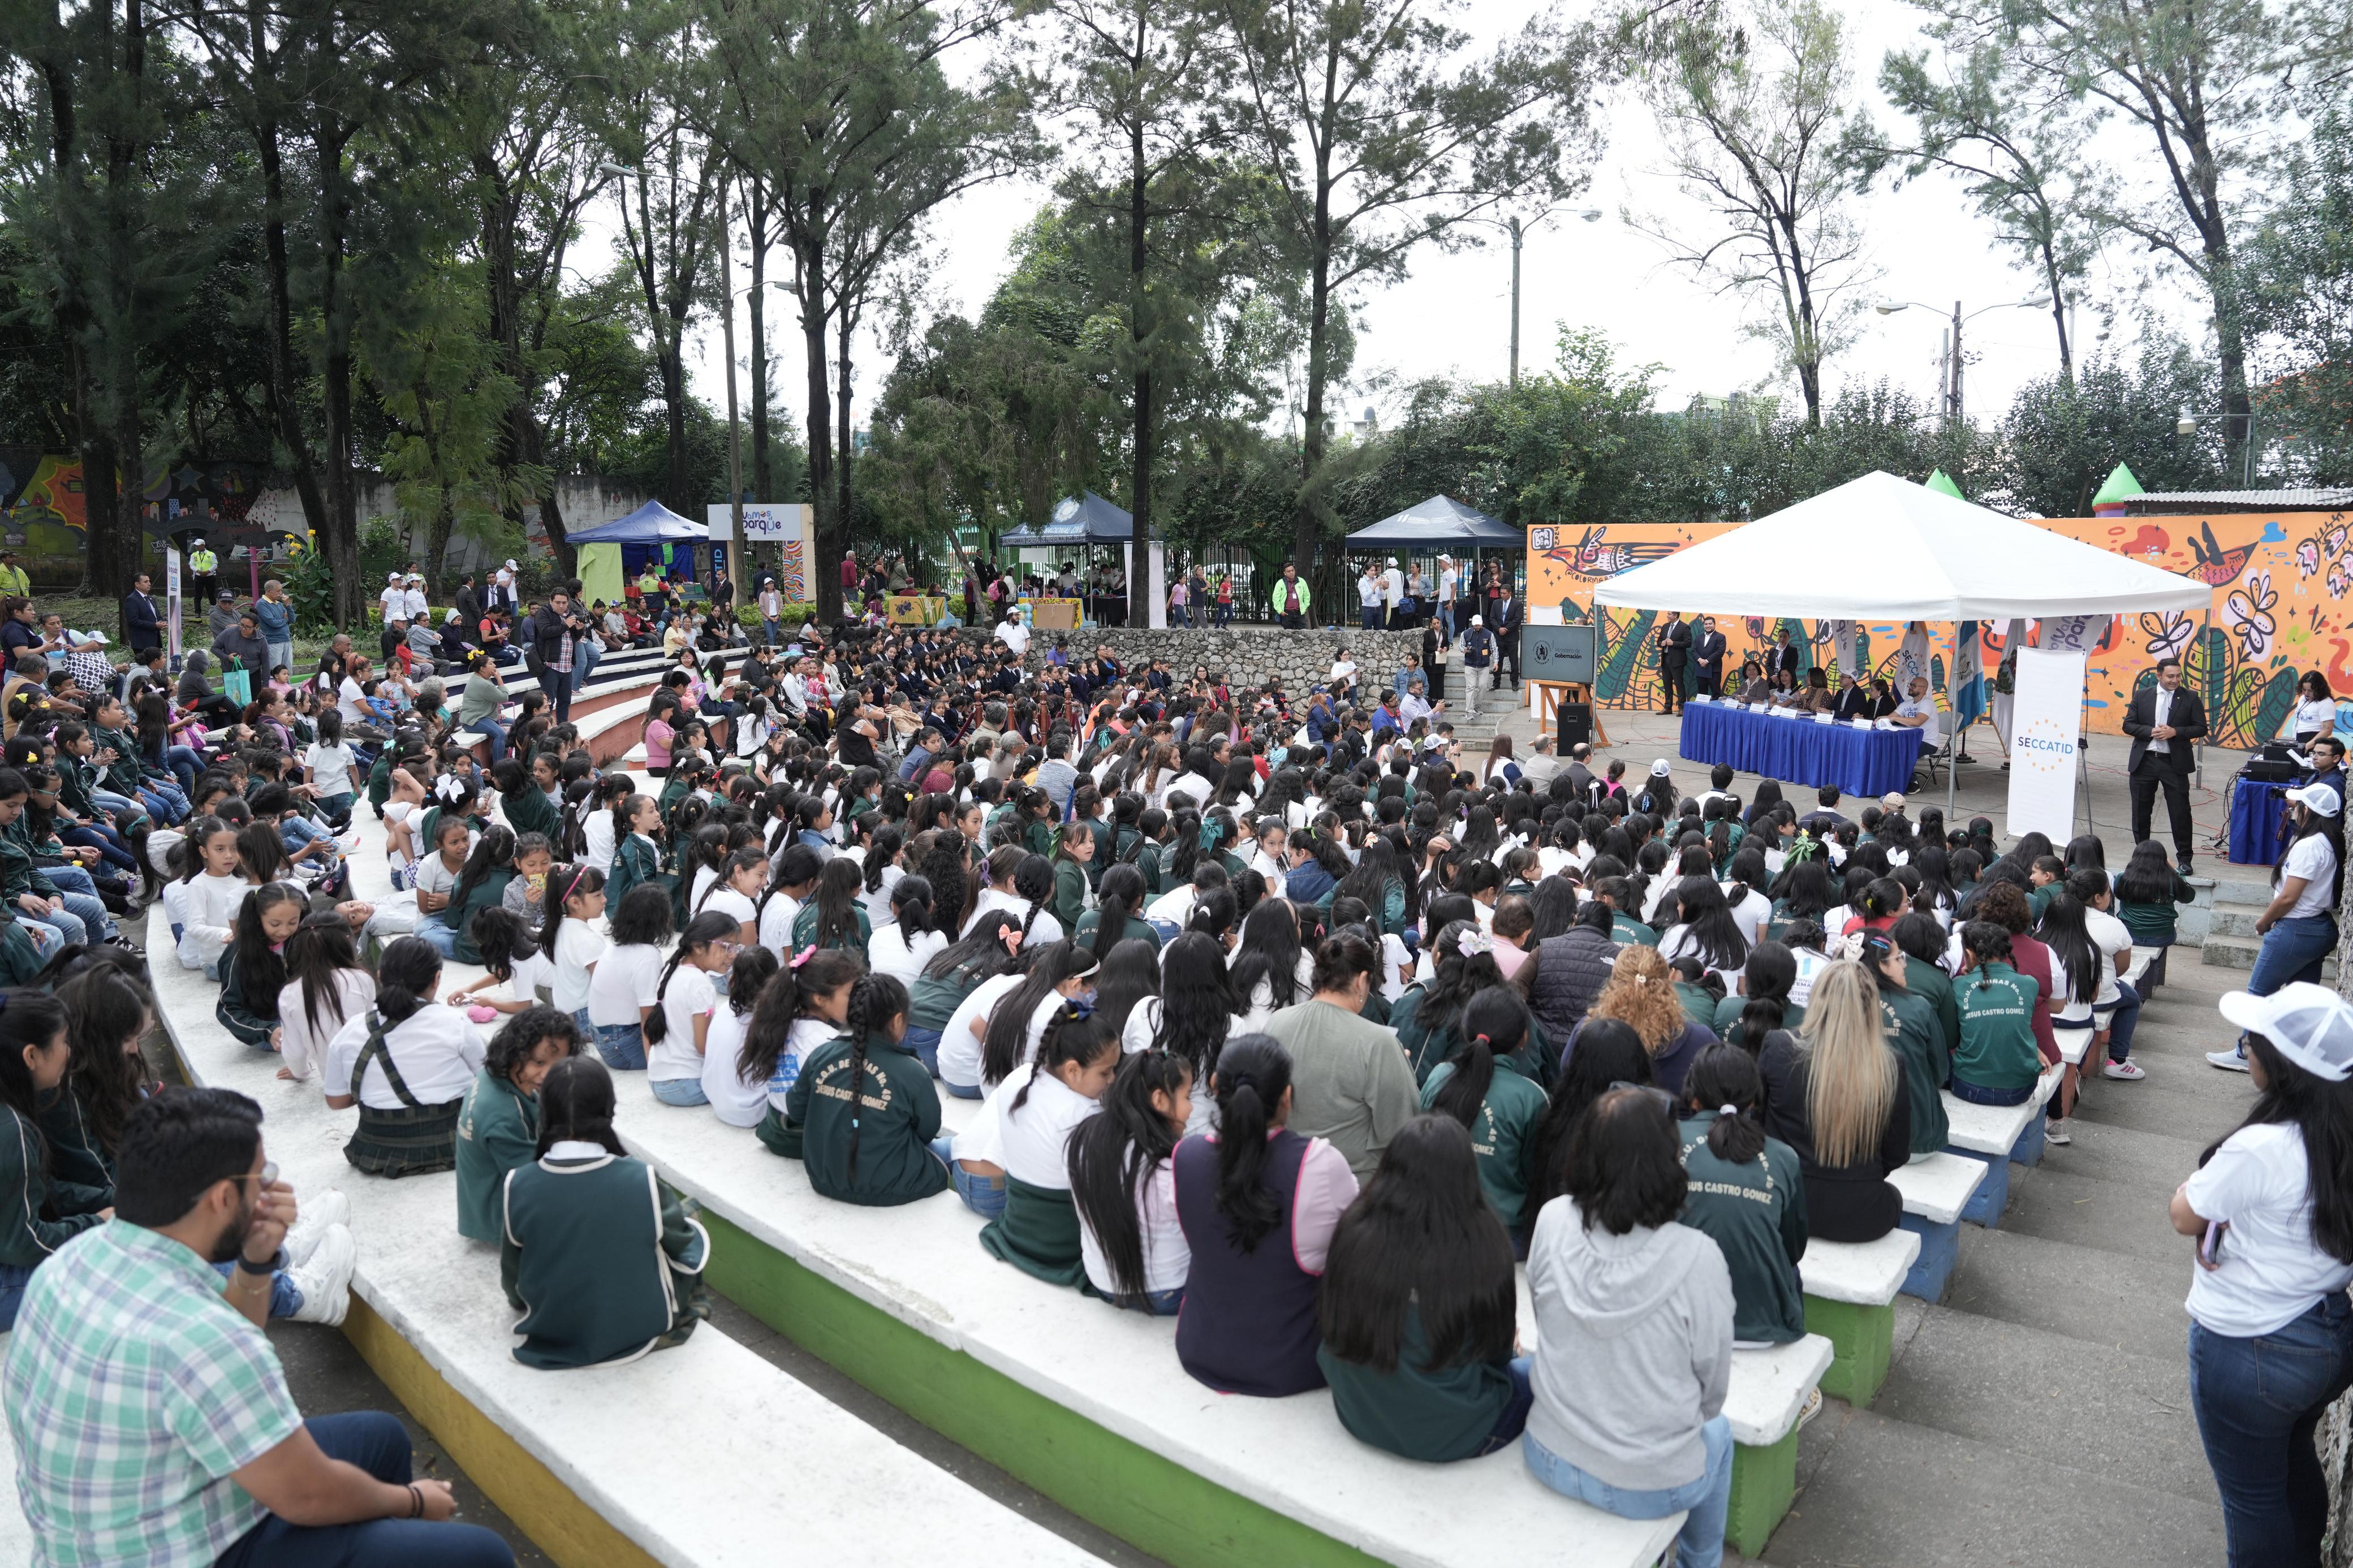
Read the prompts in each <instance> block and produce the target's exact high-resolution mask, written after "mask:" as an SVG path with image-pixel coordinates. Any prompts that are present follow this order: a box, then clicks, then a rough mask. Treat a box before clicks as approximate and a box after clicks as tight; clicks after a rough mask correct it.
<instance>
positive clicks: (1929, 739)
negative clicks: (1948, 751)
mask: <svg viewBox="0 0 2353 1568" xmlns="http://www.w3.org/2000/svg"><path fill="white" fill-rule="evenodd" d="M1895 722H1896V723H1898V724H1902V725H1905V726H1906V727H1907V728H1912V729H1916V730H1918V731H1920V745H1921V748H1922V749H1923V750H1924V751H1930V752H1933V751H1935V750H1936V748H1937V747H1939V746H1941V745H1943V744H1944V743H1945V730H1944V725H1943V723H1942V722H1941V721H1939V720H1938V719H1937V717H1936V699H1935V698H1934V697H1931V696H1930V695H1929V694H1928V678H1927V677H1926V676H1925V675H1915V676H1914V677H1913V678H1912V686H1911V695H1910V696H1908V697H1906V698H1905V699H1904V700H1903V701H1901V702H1898V703H1897V704H1896V705H1895Z"/></svg>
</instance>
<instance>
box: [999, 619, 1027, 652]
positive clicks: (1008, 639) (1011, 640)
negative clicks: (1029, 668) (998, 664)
mask: <svg viewBox="0 0 2353 1568" xmlns="http://www.w3.org/2000/svg"><path fill="white" fill-rule="evenodd" d="M997 641H998V642H1001V643H1003V644H1004V645H1005V646H1006V647H1009V648H1011V649H1012V650H1013V657H1014V658H1016V659H1025V658H1029V627H1028V626H1023V625H1022V624H1021V622H1020V621H1019V620H1018V618H1016V617H1015V616H1009V615H1008V616H1006V617H1005V619H1003V620H1001V621H999V622H997Z"/></svg>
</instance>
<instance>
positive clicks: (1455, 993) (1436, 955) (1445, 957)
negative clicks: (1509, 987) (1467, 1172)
mask: <svg viewBox="0 0 2353 1568" xmlns="http://www.w3.org/2000/svg"><path fill="white" fill-rule="evenodd" d="M1478 934H1479V922H1478V921H1447V922H1446V923H1445V924H1444V925H1443V926H1440V928H1439V931H1438V938H1437V940H1436V941H1435V942H1431V943H1430V984H1429V986H1428V988H1427V989H1425V990H1424V991H1423V993H1422V996H1421V1005H1420V1007H1419V1009H1418V1010H1417V1011H1416V1013H1415V1015H1414V1016H1415V1018H1416V1019H1417V1020H1418V1021H1419V1023H1420V1025H1421V1026H1422V1027H1423V1028H1424V1029H1425V1030H1427V1031H1428V1032H1429V1033H1430V1035H1432V1036H1441V1035H1445V1034H1449V1033H1451V1032H1452V1031H1453V1030H1454V1029H1455V1028H1456V1026H1458V1025H1460V1024H1461V1021H1462V1013H1463V1009H1464V1008H1465V1007H1466V1006H1468V1005H1469V1004H1470V1001H1471V999H1472V997H1473V996H1475V995H1477V994H1479V993H1480V992H1482V991H1484V990H1486V989H1487V988H1488V987H1490V986H1495V985H1501V984H1504V972H1503V969H1502V968H1501V967H1500V966H1499V965H1498V964H1497V963H1495V955H1494V954H1493V952H1471V953H1468V954H1466V953H1464V952H1463V951H1462V943H1463V941H1464V939H1466V938H1475V937H1477V936H1478ZM1482 1092H1484V1091H1483V1089H1482ZM1474 1103H1475V1102H1474Z"/></svg>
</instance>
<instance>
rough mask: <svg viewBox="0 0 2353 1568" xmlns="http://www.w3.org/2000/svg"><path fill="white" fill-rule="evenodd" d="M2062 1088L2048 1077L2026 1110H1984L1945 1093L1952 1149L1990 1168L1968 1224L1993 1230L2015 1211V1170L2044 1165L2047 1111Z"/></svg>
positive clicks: (1967, 1214)
mask: <svg viewBox="0 0 2353 1568" xmlns="http://www.w3.org/2000/svg"><path fill="white" fill-rule="evenodd" d="M2058 1087H2059V1074H2058V1072H2057V1071H2056V1070H2050V1071H2046V1072H2044V1073H2043V1075H2042V1078H2041V1079H2038V1080H2037V1081H2036V1083H2035V1086H2034V1092H2033V1094H2032V1095H2031V1096H2029V1097H2028V1099H2027V1100H2026V1101H2025V1103H2023V1104H2021V1105H1979V1104H1977V1103H1976V1102H1975V1101H1973V1100H1961V1099H1958V1098H1957V1097H1956V1096H1955V1095H1954V1093H1953V1091H1952V1090H1950V1089H1945V1090H1942V1091H1941V1092H1942V1093H1943V1095H1944V1097H1945V1121H1946V1123H1947V1126H1948V1127H1949V1128H1950V1131H1948V1132H1947V1134H1946V1144H1945V1146H1946V1148H1947V1149H1948V1150H1950V1151H1951V1152H1953V1153H1956V1154H1966V1155H1968V1157H1969V1158H1970V1159H1972V1160H1976V1161H1978V1162H1979V1163H1982V1164H1984V1165H1985V1167H1986V1178H1985V1180H1984V1181H1983V1182H1982V1183H1980V1184H1978V1190H1977V1191H1976V1192H1975V1193H1974V1194H1971V1196H1970V1198H1969V1201H1968V1205H1967V1206H1965V1207H1964V1208H1963V1209H1962V1210H1961V1217H1962V1218H1963V1219H1965V1220H1968V1222H1969V1223H1970V1224H1972V1225H1981V1226H1988V1227H1989V1228H1990V1227H1992V1226H1999V1225H2000V1224H2001V1215H2002V1211H2003V1210H2004V1209H2006V1208H2008V1207H2009V1206H2010V1165H2011V1164H2012V1163H2017V1164H2021V1165H2033V1164H2039V1163H2041V1162H2042V1107H2043V1104H2044V1102H2045V1101H2047V1100H2050V1098H2051V1096H2052V1093H2054V1092H2055V1091H2056V1090H2057V1089H2058Z"/></svg>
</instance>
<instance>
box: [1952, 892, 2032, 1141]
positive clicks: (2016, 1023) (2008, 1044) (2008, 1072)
mask: <svg viewBox="0 0 2353 1568" xmlns="http://www.w3.org/2000/svg"><path fill="white" fill-rule="evenodd" d="M1960 937H1961V976H1960V980H1959V982H1958V983H1957V984H1956V985H1955V986H1954V988H1953V1000H1954V1001H1955V1002H1956V1003H1957V1004H1958V1005H1959V1006H1960V1010H1961V1033H1960V1042H1959V1044H1957V1046H1955V1047H1953V1068H1952V1071H1953V1077H1952V1086H1953V1097H1954V1098H1955V1099H1957V1100H1968V1101H1969V1102H1970V1103H1971V1104H1973V1105H2023V1104H2025V1103H2026V1101H2027V1100H2029V1099H2030V1098H2031V1096H2032V1095H2033V1093H2034V1086H2035V1082H2036V1080H2037V1079H2040V1078H2041V1077H2042V1065H2043V1064H2042V1053H2041V1051H2040V1050H2039V1049H2038V1048H2037V1047H2036V1044H2035V1039H2034V1004H2035V1000H2036V997H2037V996H2038V994H2039V988H2038V987H2037V986H2036V984H2035V982H2034V978H2033V976H2031V975H2028V974H2021V973H2019V972H2018V971H2017V969H2016V968H2015V967H2013V966H2012V963H2011V959H2010V933H2009V932H2008V931H2004V930H2002V928H2001V927H2000V926H1998V925H1996V924H1994V923H1993V922H1992V921H1968V922H1967V923H1966V924H1964V925H1963V926H1962V927H1961V931H1960Z"/></svg>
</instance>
